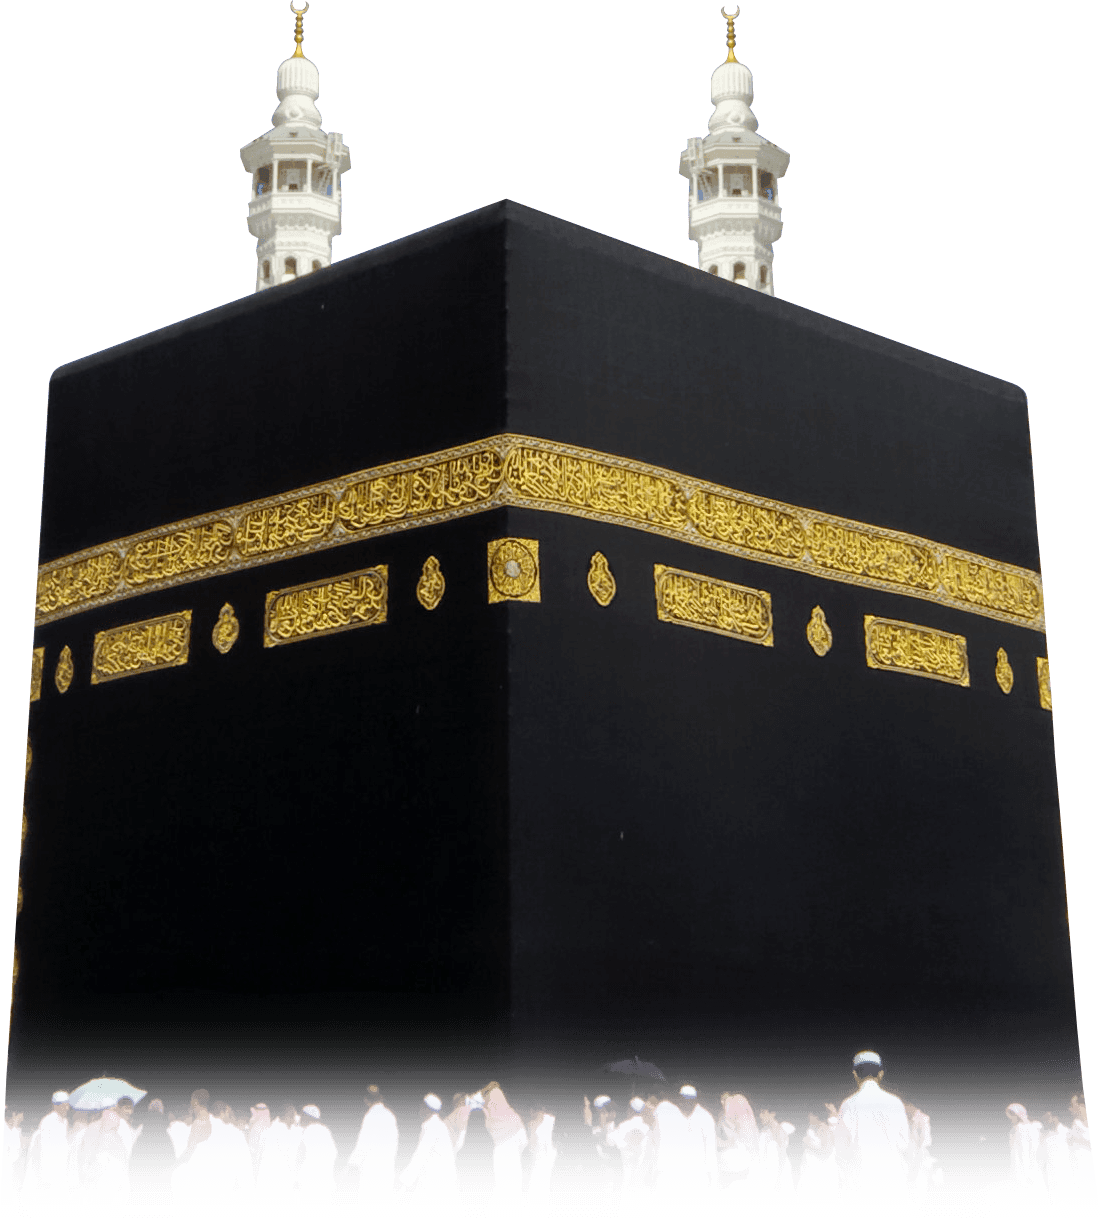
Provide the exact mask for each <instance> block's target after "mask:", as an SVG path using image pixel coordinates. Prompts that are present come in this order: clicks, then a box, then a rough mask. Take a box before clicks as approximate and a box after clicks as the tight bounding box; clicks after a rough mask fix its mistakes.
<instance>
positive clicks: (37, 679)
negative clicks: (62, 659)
mask: <svg viewBox="0 0 1100 1218" xmlns="http://www.w3.org/2000/svg"><path fill="white" fill-rule="evenodd" d="M45 666H46V649H45V647H36V648H35V649H34V651H32V652H31V701H32V702H37V701H38V699H39V698H41V697H42V670H43V669H44V668H45Z"/></svg>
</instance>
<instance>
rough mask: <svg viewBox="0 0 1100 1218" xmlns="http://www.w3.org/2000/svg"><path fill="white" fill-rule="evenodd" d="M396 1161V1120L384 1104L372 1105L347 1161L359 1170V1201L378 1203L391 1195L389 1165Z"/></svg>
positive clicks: (391, 1168) (391, 1174) (391, 1169)
mask: <svg viewBox="0 0 1100 1218" xmlns="http://www.w3.org/2000/svg"><path fill="white" fill-rule="evenodd" d="M396 1158H397V1118H396V1117H395V1116H394V1115H393V1113H392V1112H390V1110H389V1109H388V1108H387V1107H386V1106H385V1104H381V1103H379V1104H372V1105H371V1106H370V1108H368V1109H367V1111H366V1113H365V1114H364V1115H363V1124H362V1125H360V1126H359V1137H358V1139H357V1140H356V1143H355V1149H354V1150H353V1151H352V1152H351V1157H350V1158H349V1159H348V1165H349V1166H350V1167H357V1168H358V1169H359V1197H360V1199H362V1200H366V1199H367V1198H368V1197H370V1198H374V1199H382V1198H386V1197H389V1196H391V1195H392V1193H393V1164H394V1160H395V1159H396Z"/></svg>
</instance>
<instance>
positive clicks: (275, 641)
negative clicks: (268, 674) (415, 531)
mask: <svg viewBox="0 0 1100 1218" xmlns="http://www.w3.org/2000/svg"><path fill="white" fill-rule="evenodd" d="M388 594H389V567H388V566H386V565H385V564H382V565H381V566H378V567H368V568H366V569H365V570H363V571H350V572H348V574H347V575H341V576H340V577H339V578H338V579H328V580H319V581H317V582H316V583H309V584H297V585H295V586H294V587H293V588H279V589H276V591H274V592H269V593H268V594H267V601H266V603H265V605H264V646H265V647H279V646H280V645H282V644H284V643H297V642H299V641H300V640H301V639H309V638H317V637H319V636H320V635H323V634H339V633H341V632H342V631H344V630H355V629H357V628H358V627H360V626H374V625H378V624H380V623H382V622H384V621H385V620H386V611H387V605H388Z"/></svg>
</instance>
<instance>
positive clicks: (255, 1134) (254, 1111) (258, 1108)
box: [247, 1103, 271, 1174]
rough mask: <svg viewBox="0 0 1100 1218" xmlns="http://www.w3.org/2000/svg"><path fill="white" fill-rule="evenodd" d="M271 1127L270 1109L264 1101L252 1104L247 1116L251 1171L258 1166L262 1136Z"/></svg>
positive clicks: (265, 1134)
mask: <svg viewBox="0 0 1100 1218" xmlns="http://www.w3.org/2000/svg"><path fill="white" fill-rule="evenodd" d="M270 1128H271V1111H270V1109H269V1108H268V1106H267V1105H266V1104H264V1103H259V1104H253V1105H252V1107H251V1109H250V1111H249V1117H248V1133H247V1137H248V1153H249V1154H250V1155H251V1156H252V1171H253V1174H255V1172H256V1171H258V1170H259V1166H260V1154H261V1153H262V1151H263V1148H264V1138H265V1137H266V1136H267V1131H268V1130H269V1129H270Z"/></svg>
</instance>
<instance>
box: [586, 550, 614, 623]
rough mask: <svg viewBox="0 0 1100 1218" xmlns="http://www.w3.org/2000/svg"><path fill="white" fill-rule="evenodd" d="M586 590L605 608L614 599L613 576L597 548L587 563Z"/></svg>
mask: <svg viewBox="0 0 1100 1218" xmlns="http://www.w3.org/2000/svg"><path fill="white" fill-rule="evenodd" d="M588 591H589V592H591V593H592V598H593V600H595V602H596V604H597V605H602V606H603V607H604V608H605V609H606V608H607V606H608V605H610V604H611V602H612V601H613V600H614V599H615V591H616V586H615V577H614V575H612V574H611V568H610V567H609V566H608V565H607V559H606V558H605V557H604V556H603V555H602V554H601V553H600V551H599V550H597V551H596V553H595V554H593V555H592V561H591V562H590V563H589V564H588Z"/></svg>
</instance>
